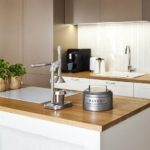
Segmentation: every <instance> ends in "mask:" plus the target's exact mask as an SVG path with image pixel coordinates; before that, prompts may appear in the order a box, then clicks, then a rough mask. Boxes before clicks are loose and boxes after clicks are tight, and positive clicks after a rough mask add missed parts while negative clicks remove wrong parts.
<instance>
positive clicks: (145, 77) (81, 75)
mask: <svg viewBox="0 0 150 150" xmlns="http://www.w3.org/2000/svg"><path fill="white" fill-rule="evenodd" d="M63 76H66V77H76V78H88V79H99V80H112V81H124V82H134V83H148V84H150V74H145V75H143V76H140V77H136V78H125V77H122V78H121V77H109V76H108V77H104V76H98V75H94V74H93V73H91V72H89V71H84V72H79V73H63Z"/></svg>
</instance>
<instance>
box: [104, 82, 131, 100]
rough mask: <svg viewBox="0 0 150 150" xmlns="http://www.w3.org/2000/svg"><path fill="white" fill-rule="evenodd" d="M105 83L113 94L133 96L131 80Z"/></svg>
mask: <svg viewBox="0 0 150 150" xmlns="http://www.w3.org/2000/svg"><path fill="white" fill-rule="evenodd" d="M106 85H107V88H108V89H110V90H112V92H113V94H114V95H120V96H131V97H132V96H133V83H131V82H120V81H107V82H106Z"/></svg>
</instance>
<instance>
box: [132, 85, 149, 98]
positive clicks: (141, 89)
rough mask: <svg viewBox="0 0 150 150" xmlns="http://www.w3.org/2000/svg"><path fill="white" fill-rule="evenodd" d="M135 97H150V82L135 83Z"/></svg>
mask: <svg viewBox="0 0 150 150" xmlns="http://www.w3.org/2000/svg"><path fill="white" fill-rule="evenodd" d="M134 97H139V98H146V99H150V84H145V83H134Z"/></svg>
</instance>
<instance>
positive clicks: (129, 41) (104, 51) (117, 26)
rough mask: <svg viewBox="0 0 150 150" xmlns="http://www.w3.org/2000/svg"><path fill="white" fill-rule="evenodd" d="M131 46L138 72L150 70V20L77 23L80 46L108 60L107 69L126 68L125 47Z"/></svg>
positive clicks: (132, 59)
mask: <svg viewBox="0 0 150 150" xmlns="http://www.w3.org/2000/svg"><path fill="white" fill-rule="evenodd" d="M126 45H129V46H130V47H131V64H132V66H133V67H134V68H136V72H144V73H150V23H148V22H140V23H137V22H136V23H103V24H90V25H79V26H78V47H79V48H91V49H92V56H97V57H102V58H104V59H105V60H106V68H107V70H119V71H126V70H127V64H128V61H127V56H126V55H125V47H126Z"/></svg>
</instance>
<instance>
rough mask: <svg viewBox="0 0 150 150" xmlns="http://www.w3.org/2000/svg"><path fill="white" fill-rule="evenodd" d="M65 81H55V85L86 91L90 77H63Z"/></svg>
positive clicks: (56, 86)
mask: <svg viewBox="0 0 150 150" xmlns="http://www.w3.org/2000/svg"><path fill="white" fill-rule="evenodd" d="M63 78H64V80H65V82H64V83H55V84H54V87H55V88H58V89H67V90H75V91H84V90H85V89H87V88H88V86H89V79H86V78H76V77H63Z"/></svg>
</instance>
